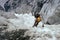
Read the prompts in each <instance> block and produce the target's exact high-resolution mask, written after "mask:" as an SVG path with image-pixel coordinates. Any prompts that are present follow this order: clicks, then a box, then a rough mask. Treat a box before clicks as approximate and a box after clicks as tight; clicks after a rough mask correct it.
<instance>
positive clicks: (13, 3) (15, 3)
mask: <svg viewBox="0 0 60 40" xmlns="http://www.w3.org/2000/svg"><path fill="white" fill-rule="evenodd" d="M31 2H32V0H8V1H7V2H6V3H5V4H4V8H5V11H8V10H9V11H10V10H13V9H16V8H17V7H19V6H20V7H21V4H22V5H23V4H26V5H30V3H31Z"/></svg>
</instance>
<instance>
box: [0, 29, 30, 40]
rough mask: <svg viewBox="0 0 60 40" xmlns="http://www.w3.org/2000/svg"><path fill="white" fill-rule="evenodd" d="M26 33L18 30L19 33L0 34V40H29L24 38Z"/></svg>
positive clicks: (27, 37)
mask: <svg viewBox="0 0 60 40" xmlns="http://www.w3.org/2000/svg"><path fill="white" fill-rule="evenodd" d="M26 31H27V30H22V29H20V30H19V31H16V30H15V31H11V32H5V33H4V32H1V33H0V40H29V38H30V37H29V36H26V37H24V33H25V32H26Z"/></svg>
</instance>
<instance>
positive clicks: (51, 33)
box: [9, 13, 60, 40]
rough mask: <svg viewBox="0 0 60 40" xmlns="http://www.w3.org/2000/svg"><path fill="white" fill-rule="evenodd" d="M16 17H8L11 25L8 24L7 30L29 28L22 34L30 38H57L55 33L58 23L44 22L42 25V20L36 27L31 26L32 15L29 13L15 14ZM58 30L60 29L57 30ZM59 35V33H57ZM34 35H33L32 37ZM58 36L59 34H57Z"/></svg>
mask: <svg viewBox="0 0 60 40" xmlns="http://www.w3.org/2000/svg"><path fill="white" fill-rule="evenodd" d="M15 16H17V18H14V19H9V21H10V22H11V23H12V25H14V26H12V25H10V26H9V30H12V29H13V30H16V29H17V30H18V29H29V30H28V31H27V32H25V35H24V36H27V35H28V36H31V38H33V39H31V38H30V39H31V40H34V39H35V40H57V38H56V37H57V36H56V35H57V34H58V31H59V30H60V29H59V27H60V25H47V24H44V25H45V27H44V28H43V27H42V24H43V23H42V22H40V23H39V24H38V27H32V26H33V24H34V22H35V21H34V20H35V18H34V16H32V14H31V13H29V14H27V13H25V14H15ZM59 32H60V31H59ZM59 35H60V34H59ZM33 36H35V37H33ZM59 37H60V36H59Z"/></svg>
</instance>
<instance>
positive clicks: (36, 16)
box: [33, 14, 44, 27]
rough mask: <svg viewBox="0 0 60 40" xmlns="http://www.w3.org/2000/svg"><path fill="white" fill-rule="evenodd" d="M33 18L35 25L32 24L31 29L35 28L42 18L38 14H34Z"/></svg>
mask: <svg viewBox="0 0 60 40" xmlns="http://www.w3.org/2000/svg"><path fill="white" fill-rule="evenodd" d="M35 18H36V20H35V23H34V25H33V27H34V26H36V27H37V25H38V23H39V22H40V21H41V20H42V18H41V17H40V14H36V15H35ZM42 27H44V25H42Z"/></svg>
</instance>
